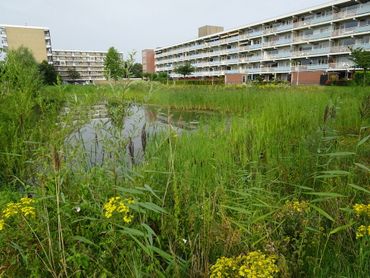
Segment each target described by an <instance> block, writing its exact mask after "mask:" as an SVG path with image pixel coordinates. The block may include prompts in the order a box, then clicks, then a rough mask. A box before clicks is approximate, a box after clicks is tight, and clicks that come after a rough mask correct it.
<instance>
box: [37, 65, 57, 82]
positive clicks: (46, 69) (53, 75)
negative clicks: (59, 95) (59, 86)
mask: <svg viewBox="0 0 370 278" xmlns="http://www.w3.org/2000/svg"><path fill="white" fill-rule="evenodd" d="M39 72H40V74H41V78H42V81H43V83H44V84H45V85H54V84H56V83H57V79H58V74H57V72H56V70H55V68H54V66H53V65H51V64H49V63H48V62H47V61H42V63H41V64H39Z"/></svg>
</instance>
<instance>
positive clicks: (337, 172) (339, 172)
mask: <svg viewBox="0 0 370 278" xmlns="http://www.w3.org/2000/svg"><path fill="white" fill-rule="evenodd" d="M320 173H321V175H318V176H316V178H335V177H342V176H348V175H349V172H348V171H343V170H331V171H322V172H320Z"/></svg>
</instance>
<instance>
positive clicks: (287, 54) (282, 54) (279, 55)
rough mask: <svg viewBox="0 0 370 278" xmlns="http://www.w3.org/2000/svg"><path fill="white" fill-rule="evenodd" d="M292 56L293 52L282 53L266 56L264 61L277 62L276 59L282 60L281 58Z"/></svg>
mask: <svg viewBox="0 0 370 278" xmlns="http://www.w3.org/2000/svg"><path fill="white" fill-rule="evenodd" d="M291 55H292V54H291V52H287V51H281V52H278V53H275V54H266V55H265V56H264V58H263V60H275V59H281V58H288V57H290V56H291Z"/></svg>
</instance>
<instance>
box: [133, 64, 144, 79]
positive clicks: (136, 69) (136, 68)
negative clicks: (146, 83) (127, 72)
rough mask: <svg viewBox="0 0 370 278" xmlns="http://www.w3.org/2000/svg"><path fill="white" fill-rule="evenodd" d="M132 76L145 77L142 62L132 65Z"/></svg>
mask: <svg viewBox="0 0 370 278" xmlns="http://www.w3.org/2000/svg"><path fill="white" fill-rule="evenodd" d="M131 71H132V76H133V77H136V78H142V77H143V65H142V64H140V63H135V64H134V65H133V66H132V70H131Z"/></svg>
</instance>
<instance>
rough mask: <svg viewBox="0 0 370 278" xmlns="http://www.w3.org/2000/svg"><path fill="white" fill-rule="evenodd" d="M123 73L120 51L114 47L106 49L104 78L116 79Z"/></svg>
mask: <svg viewBox="0 0 370 278" xmlns="http://www.w3.org/2000/svg"><path fill="white" fill-rule="evenodd" d="M123 74H124V64H123V61H122V57H121V55H120V53H119V52H118V51H117V49H115V48H114V47H110V48H109V49H108V53H107V55H106V56H105V59H104V75H105V78H106V79H107V80H108V79H113V80H115V81H117V80H118V79H119V78H121V77H122V76H123Z"/></svg>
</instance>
